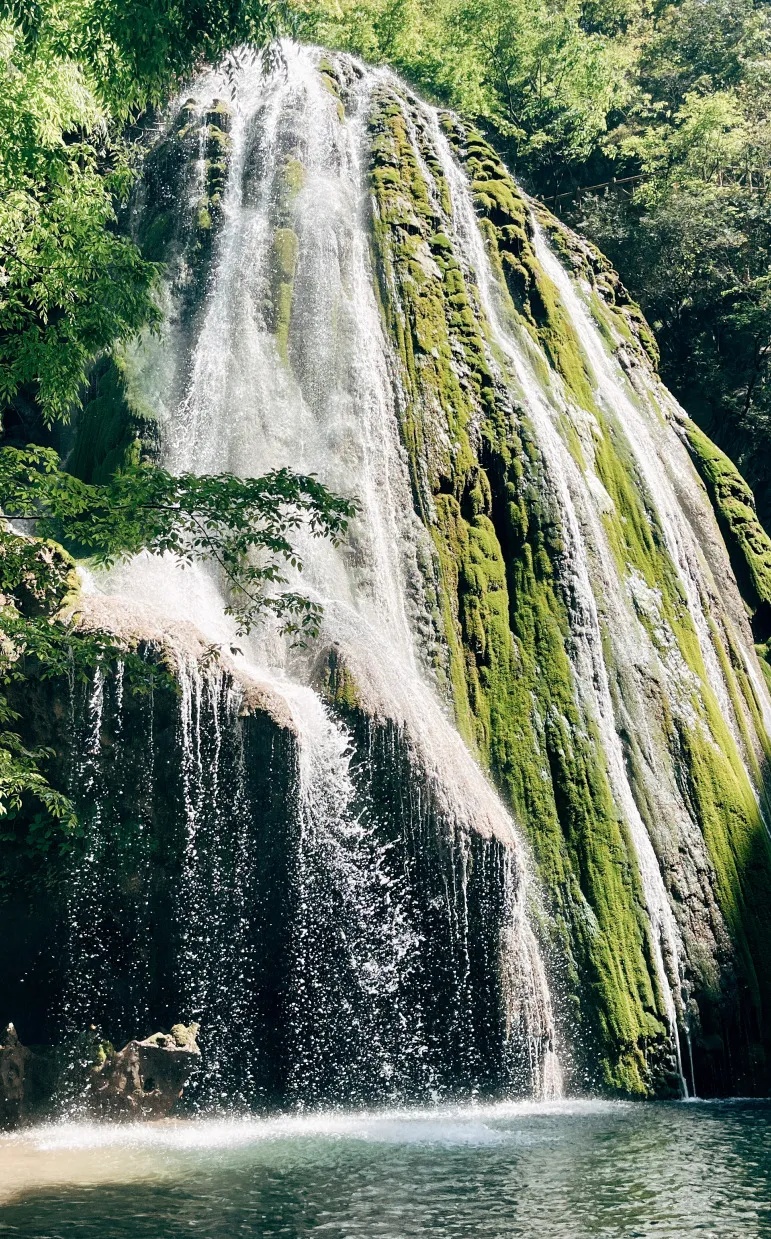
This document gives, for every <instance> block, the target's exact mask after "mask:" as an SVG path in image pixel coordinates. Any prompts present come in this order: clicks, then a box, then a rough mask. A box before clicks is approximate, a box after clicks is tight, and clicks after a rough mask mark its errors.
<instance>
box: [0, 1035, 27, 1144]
mask: <svg viewBox="0 0 771 1239" xmlns="http://www.w3.org/2000/svg"><path fill="white" fill-rule="evenodd" d="M30 1058H31V1053H30V1051H29V1050H28V1049H27V1047H26V1046H24V1045H22V1043H21V1041H20V1040H19V1037H18V1034H17V1032H16V1029H15V1028H14V1026H13V1024H9V1025H8V1027H7V1028H6V1030H5V1033H4V1036H3V1042H2V1044H0V1128H3V1127H15V1126H17V1124H18V1123H19V1122H21V1120H22V1118H23V1116H24V1081H25V1076H26V1074H27V1064H28V1062H29V1060H30Z"/></svg>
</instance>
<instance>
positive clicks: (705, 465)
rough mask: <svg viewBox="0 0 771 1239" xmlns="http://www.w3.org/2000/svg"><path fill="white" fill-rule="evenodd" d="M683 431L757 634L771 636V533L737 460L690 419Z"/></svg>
mask: <svg viewBox="0 0 771 1239" xmlns="http://www.w3.org/2000/svg"><path fill="white" fill-rule="evenodd" d="M683 434H684V438H685V441H686V444H687V446H688V449H689V451H690V454H691V459H692V460H693V462H694V464H695V466H696V469H697V470H698V473H699V475H700V477H701V478H702V480H703V482H704V484H705V486H706V488H707V493H708V494H709V497H710V500H711V502H712V506H713V508H714V510H715V515H716V516H717V519H718V524H719V525H720V530H721V533H722V534H723V538H724V540H725V544H726V547H727V549H728V554H729V556H730V559H731V567H732V568H733V570H734V573H735V575H736V580H737V582H738V584H739V588H740V590H741V592H742V597H743V598H744V601H745V603H746V605H747V607H748V610H749V612H750V614H751V616H752V619H753V629H754V631H755V635H756V638H759V639H763V640H765V639H766V638H768V637H771V538H770V537H769V536H768V534H767V533H766V531H765V529H764V528H763V526H762V525H761V523H760V521H759V519H758V514H757V510H756V508H755V498H754V495H753V494H752V491H751V490H750V487H749V486H748V485H747V483H746V482H745V480H744V478H743V477H742V475H741V474H740V473H739V470H738V469H737V468H736V465H735V464H734V463H733V461H732V460H731V459H730V458H729V457H728V456H726V454H725V452H723V451H721V450H720V448H719V447H717V446H716V445H715V444H714V443H713V442H712V440H711V439H709V438H708V437H707V435H705V434H704V432H703V431H702V430H700V429H699V427H698V426H697V425H696V424H695V422H692V421H690V420H688V421H685V422H684V424H683Z"/></svg>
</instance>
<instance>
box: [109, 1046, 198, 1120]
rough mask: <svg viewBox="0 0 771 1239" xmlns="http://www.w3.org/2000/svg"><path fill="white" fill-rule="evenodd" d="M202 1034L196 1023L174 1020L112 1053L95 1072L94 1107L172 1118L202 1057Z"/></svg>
mask: <svg viewBox="0 0 771 1239" xmlns="http://www.w3.org/2000/svg"><path fill="white" fill-rule="evenodd" d="M197 1035H198V1025H197V1024H190V1025H188V1026H187V1027H186V1026H185V1025H184V1024H174V1026H173V1027H172V1030H171V1034H167V1033H161V1032H158V1033H154V1034H153V1035H152V1036H151V1037H146V1038H145V1040H144V1041H129V1043H128V1045H126V1046H124V1047H123V1049H122V1050H118V1051H113V1052H112V1053H109V1054H107V1055H106V1057H105V1058H104V1061H103V1062H102V1063H100V1064H99V1065H97V1066H96V1067H94V1068H93V1070H92V1072H91V1079H90V1090H89V1101H90V1104H91V1106H92V1107H93V1108H94V1110H95V1111H96V1112H97V1113H98V1114H100V1115H102V1116H103V1117H106V1118H117V1117H136V1118H165V1117H167V1116H168V1115H169V1114H171V1112H172V1110H173V1109H174V1107H175V1105H176V1104H177V1102H178V1101H179V1099H180V1098H181V1096H182V1092H183V1090H184V1087H185V1085H186V1084H187V1082H188V1080H189V1078H190V1075H191V1073H192V1072H193V1071H194V1070H195V1068H196V1066H197V1065H198V1062H199V1060H200V1057H201V1051H200V1050H199V1048H198V1043H197V1041H196V1037H197Z"/></svg>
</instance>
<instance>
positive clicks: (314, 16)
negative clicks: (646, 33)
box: [294, 0, 619, 178]
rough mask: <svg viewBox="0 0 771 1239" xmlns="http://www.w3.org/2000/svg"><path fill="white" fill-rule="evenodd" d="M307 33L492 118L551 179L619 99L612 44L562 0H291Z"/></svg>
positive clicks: (594, 135) (580, 153) (588, 143)
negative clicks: (550, 172)
mask: <svg viewBox="0 0 771 1239" xmlns="http://www.w3.org/2000/svg"><path fill="white" fill-rule="evenodd" d="M294 7H295V9H296V10H297V11H298V12H299V14H300V16H301V19H302V28H303V29H304V30H305V31H308V32H310V33H311V34H312V35H313V37H315V38H317V39H319V41H321V42H325V43H328V44H332V45H337V46H342V47H346V48H349V49H351V50H353V51H356V52H359V53H361V54H362V55H363V56H365V57H366V58H367V59H369V60H371V61H386V62H388V63H389V64H391V65H393V66H394V68H396V69H398V70H399V71H400V72H402V73H404V74H405V76H406V77H407V78H408V79H409V80H410V81H411V82H413V83H414V84H415V85H416V86H418V87H419V88H420V89H421V90H423V92H424V93H426V94H428V95H430V96H432V97H434V98H435V99H437V100H438V101H440V102H443V103H448V104H450V105H451V106H452V107H455V108H457V109H458V110H459V111H461V112H463V113H465V114H466V115H468V116H472V117H475V118H477V119H482V120H484V121H486V122H487V123H489V124H490V125H492V126H493V127H494V129H495V131H496V132H497V133H498V134H499V135H500V137H501V138H502V139H503V140H504V141H505V142H506V143H507V145H508V146H509V149H511V150H512V152H514V153H516V155H517V157H518V158H519V159H520V160H524V161H525V162H526V164H527V165H528V166H529V164H530V163H531V162H532V163H533V164H534V166H538V167H549V168H550V169H552V170H553V174H554V175H555V176H556V177H558V178H559V176H560V173H559V169H560V167H561V165H562V164H563V163H564V162H565V161H566V160H567V161H569V162H570V161H575V160H576V159H582V158H584V157H585V156H586V155H587V154H588V153H589V152H590V151H591V149H592V147H593V145H594V143H596V141H597V140H598V138H599V136H600V135H601V134H602V133H603V132H604V130H605V125H606V116H607V113H608V111H609V110H610V109H611V108H612V107H613V106H614V105H615V104H616V102H617V101H618V99H619V90H618V82H619V74H618V71H617V70H618V65H617V56H616V53H615V49H614V47H613V46H612V44H611V43H610V41H609V40H608V38H607V37H606V35H605V34H604V33H602V32H599V31H592V30H588V29H587V26H586V22H585V20H584V13H583V10H582V6H581V4H580V3H577V2H576V0H565V2H564V3H560V4H558V5H555V4H552V3H549V0H536V2H535V3H531V2H530V0H481V3H469V0H438V3H428V2H427V0H364V2H363V3H362V0H343V2H342V3H329V2H328V3H326V4H320V5H319V4H315V3H314V4H310V3H307V2H306V0H296V2H295V4H294Z"/></svg>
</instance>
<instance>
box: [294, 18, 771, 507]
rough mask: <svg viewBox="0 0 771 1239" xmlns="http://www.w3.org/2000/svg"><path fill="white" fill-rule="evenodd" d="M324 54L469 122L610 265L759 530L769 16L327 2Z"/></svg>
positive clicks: (765, 448)
mask: <svg viewBox="0 0 771 1239" xmlns="http://www.w3.org/2000/svg"><path fill="white" fill-rule="evenodd" d="M295 7H296V8H298V9H299V11H300V12H301V13H302V15H303V18H304V20H305V22H306V24H307V28H309V29H310V30H311V31H312V32H315V35H316V37H318V38H319V40H320V41H322V42H326V43H328V44H329V43H331V44H333V45H334V44H337V45H341V46H344V47H346V48H349V49H351V50H353V51H357V52H359V53H360V54H361V55H363V56H364V57H365V58H367V59H369V60H374V61H378V60H379V61H385V62H386V63H389V64H391V65H393V66H394V68H396V69H397V70H398V71H400V72H402V73H403V74H404V75H405V76H406V77H407V78H408V80H409V81H411V82H412V83H414V84H415V86H416V87H417V88H418V89H419V90H420V91H421V92H423V93H424V94H427V95H428V96H429V97H430V98H433V99H434V100H436V101H437V102H440V103H444V104H448V105H450V106H451V107H454V108H456V109H457V110H458V111H459V112H461V113H462V114H463V115H464V116H466V117H467V118H470V119H474V120H476V121H477V122H478V123H480V124H481V125H482V127H483V129H484V130H485V131H486V133H487V136H488V137H490V138H491V140H492V142H493V145H494V146H495V147H496V148H497V149H498V150H499V151H500V152H501V153H502V154H503V155H504V157H505V158H506V161H507V163H508V164H509V166H510V167H512V168H514V170H515V171H516V173H517V176H518V177H519V178H520V179H521V180H522V181H523V182H524V184H525V185H526V186H527V188H528V189H529V190H530V191H531V192H533V193H535V194H536V195H538V196H540V197H541V198H542V199H543V200H544V201H545V202H546V204H547V205H548V206H550V207H551V209H553V210H556V211H557V212H558V213H559V214H560V215H562V216H563V217H565V218H566V219H567V220H568V221H569V222H571V223H572V224H573V226H575V227H577V228H578V229H579V231H581V232H583V233H584V234H585V235H588V236H590V237H591V238H592V239H593V240H594V241H595V242H596V243H597V244H598V245H599V247H600V248H601V249H602V250H603V251H604V252H605V253H606V254H607V255H608V256H609V257H610V259H611V260H612V262H613V264H614V266H615V267H616V268H617V269H618V271H619V272H620V274H621V277H622V279H623V281H624V284H625V285H626V286H627V287H628V288H629V289H630V291H631V292H632V294H633V296H634V297H635V298H636V299H637V300H638V301H639V302H640V304H641V306H642V308H643V311H644V312H645V314H646V316H647V318H648V320H649V322H650V323H651V325H652V327H653V329H654V332H655V333H656V337H657V339H658V343H659V346H660V349H661V357H662V367H663V369H662V373H663V377H664V379H665V381H666V382H667V384H668V386H670V387H671V388H672V389H673V390H674V392H675V394H676V395H677V396H678V397H679V398H680V399H681V401H682V402H683V403H684V404H685V407H686V409H687V410H688V412H689V413H690V414H691V416H692V417H694V418H695V419H696V421H697V422H698V423H699V424H700V425H701V426H702V427H703V428H704V429H705V430H706V431H707V432H708V433H709V434H710V435H711V436H712V438H713V439H715V440H716V441H717V442H718V443H719V444H720V445H721V446H722V447H723V448H724V450H725V451H727V452H728V453H729V455H731V456H732V458H733V459H734V461H735V462H736V463H737V464H738V465H739V466H740V468H741V469H742V471H743V473H744V475H745V477H746V478H747V480H748V481H749V483H750V484H751V486H752V487H753V489H754V490H755V493H756V497H757V500H758V511H759V514H760V518H761V520H762V521H763V522H764V523H765V524H766V526H767V527H768V526H769V525H770V524H771V472H769V464H768V462H769V460H771V451H770V450H769V449H770V448H771V432H770V431H769V424H770V415H771V382H770V373H771V372H770V371H769V365H770V364H771V329H770V326H769V325H770V323H771V285H770V283H769V270H770V269H771V268H770V264H771V198H770V197H769V188H771V127H770V124H769V109H768V99H769V89H770V87H771V58H770V54H771V11H770V10H769V7H768V5H767V4H764V3H758V2H755V0H676V2H675V3H667V4H657V5H651V4H648V3H646V2H645V0H562V2H560V3H559V4H553V3H551V2H550V0H481V2H480V3H474V4H469V3H467V0H397V2H395V3H394V2H391V0H334V2H329V3H322V4H317V3H315V2H314V3H310V2H309V0H295Z"/></svg>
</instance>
